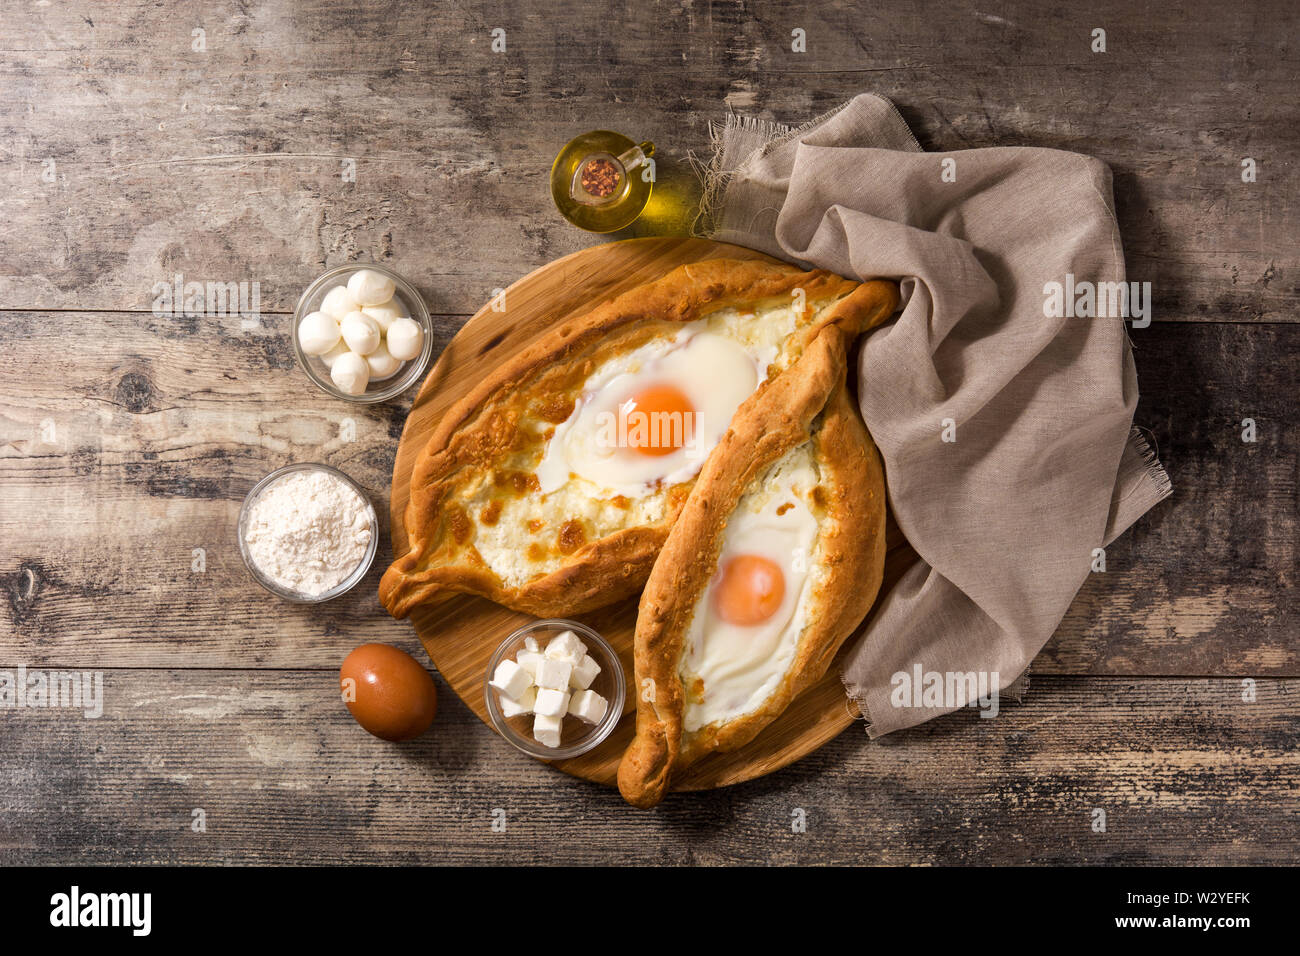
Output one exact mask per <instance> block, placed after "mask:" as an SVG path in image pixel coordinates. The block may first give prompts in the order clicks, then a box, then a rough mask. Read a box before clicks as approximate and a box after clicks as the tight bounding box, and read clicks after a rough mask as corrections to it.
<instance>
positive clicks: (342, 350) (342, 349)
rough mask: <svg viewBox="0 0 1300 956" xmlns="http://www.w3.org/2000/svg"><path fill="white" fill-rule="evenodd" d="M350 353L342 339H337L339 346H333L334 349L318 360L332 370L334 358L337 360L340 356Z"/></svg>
mask: <svg viewBox="0 0 1300 956" xmlns="http://www.w3.org/2000/svg"><path fill="white" fill-rule="evenodd" d="M351 351H352V350H351V349H350V348H348V343H347V342H344V341H343V340H342V339H339V344H338V345H336V346H334V348H332V349H330V350H329V351H328V352H326V353H325V354H324V355H322V356H320V360H321V361H322V362H324V363H325V367H326V368H333V367H334V360H335V359H336V358H338V357H339V356H340V355H346V354H347V353H348V352H351Z"/></svg>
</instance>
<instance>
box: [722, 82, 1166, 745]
mask: <svg viewBox="0 0 1300 956" xmlns="http://www.w3.org/2000/svg"><path fill="white" fill-rule="evenodd" d="M704 173H705V175H704V179H705V202H704V211H705V215H706V220H705V222H706V225H705V226H704V227H702V229H701V231H703V232H705V233H706V234H707V235H709V236H711V237H712V238H715V239H719V240H721V241H724V242H734V243H738V244H740V245H744V246H750V247H752V248H755V249H761V250H762V251H764V252H767V253H770V254H772V255H774V256H778V257H780V258H782V259H786V260H788V261H792V262H795V263H798V264H800V265H803V266H806V267H811V266H819V267H822V268H825V269H830V270H831V271H833V272H838V273H840V274H842V275H846V276H853V277H857V278H859V279H870V278H879V277H889V278H895V279H899V280H901V285H902V291H903V302H904V305H903V308H902V312H901V314H900V315H899V317H898V319H897V320H896V321H895V322H892V323H890V324H888V325H885V326H883V327H881V328H879V329H877V330H875V331H874V332H872V333H870V334H869V335H868V336H867V337H866V338H865V340H864V341H863V343H862V348H861V352H860V356H859V362H858V367H857V373H858V388H859V390H858V397H859V402H860V405H861V409H862V415H863V418H864V419H865V421H866V423H867V426H868V428H870V430H871V434H872V436H873V437H874V438H875V440H876V443H877V445H878V446H879V447H880V452H881V455H882V456H883V458H884V461H885V473H886V480H887V482H888V487H889V497H890V504H891V506H892V508H893V513H894V516H895V519H896V520H897V522H898V525H899V527H900V528H901V529H902V531H903V533H904V534H905V535H906V536H907V539H908V541H909V542H910V544H911V545H912V546H913V547H914V548H915V549H916V551H917V553H918V554H919V555H920V556H921V560H920V561H919V562H917V563H916V564H915V565H913V566H912V567H911V568H910V569H909V570H908V571H907V572H906V573H905V574H904V576H903V577H902V579H901V580H900V581H899V582H898V583H897V584H896V585H894V586H893V587H892V588H891V589H890V590H889V592H888V593H887V594H884V595H882V597H881V600H880V602H879V604H878V605H877V608H876V610H875V612H874V615H873V617H872V618H871V620H870V623H869V625H868V628H867V629H866V631H865V632H864V633H863V634H861V635H860V636H859V637H857V638H856V639H855V643H854V644H852V646H851V647H850V649H849V651H848V654H847V657H846V659H845V662H844V671H843V679H844V684H845V687H846V689H847V691H848V693H849V695H850V696H851V697H852V698H853V699H854V700H856V701H857V702H858V705H859V707H860V708H861V709H862V712H863V714H864V715H866V718H867V721H868V724H867V729H868V732H869V733H870V734H871V735H872V736H873V737H874V736H878V735H880V734H885V733H889V732H890V731H894V730H898V729H901V728H903V727H910V726H913V725H915V724H919V723H921V722H923V721H926V720H929V719H930V718H932V717H936V716H938V715H939V714H944V713H948V712H949V711H952V710H955V709H957V708H958V707H961V706H964V705H966V704H968V703H973V702H974V701H973V700H972V699H971V698H972V697H976V696H978V690H979V689H980V688H979V685H978V683H977V684H976V685H973V686H974V688H975V691H976V693H970V690H971V687H972V685H968V684H965V683H964V681H965V680H966V679H968V676H974V677H975V678H976V679H977V680H978V679H979V677H980V675H981V674H984V675H988V679H989V680H990V681H991V682H992V683H991V685H990V686H989V687H986V688H984V690H985V691H986V692H987V691H989V690H991V689H993V688H999V689H1002V691H1003V693H1004V694H1005V693H1007V692H1008V691H1010V692H1011V693H1013V694H1014V693H1016V692H1017V691H1018V690H1019V689H1020V687H1021V686H1022V685H1021V684H1020V683H1019V682H1017V678H1019V677H1020V675H1022V674H1023V673H1024V672H1025V670H1026V668H1027V667H1028V666H1029V663H1030V661H1031V660H1032V659H1033V658H1034V656H1035V655H1036V654H1037V653H1038V652H1039V651H1040V650H1041V649H1042V647H1043V645H1044V644H1045V643H1046V641H1047V639H1048V638H1049V637H1050V636H1051V635H1052V632H1053V631H1054V630H1055V629H1056V627H1057V625H1058V624H1059V623H1060V622H1061V619H1062V617H1063V616H1064V615H1065V612H1066V609H1067V608H1068V607H1069V604H1070V602H1071V600H1073V598H1074V595H1075V594H1076V593H1077V591H1078V590H1079V587H1080V586H1081V585H1082V584H1083V582H1084V580H1085V579H1086V578H1087V576H1088V574H1089V573H1090V569H1091V567H1092V565H1093V563H1094V554H1095V552H1094V549H1097V548H1104V546H1105V545H1106V544H1108V543H1109V542H1110V541H1111V540H1113V539H1114V538H1115V537H1117V536H1118V535H1119V534H1120V533H1121V532H1123V531H1124V529H1126V528H1127V527H1128V526H1129V525H1130V524H1132V523H1133V521H1135V520H1136V519H1137V518H1138V517H1139V516H1140V515H1142V514H1143V513H1144V512H1146V511H1147V510H1148V509H1149V508H1151V507H1152V506H1153V505H1154V504H1156V502H1158V501H1160V500H1161V499H1162V498H1164V497H1166V496H1167V495H1168V494H1170V492H1171V487H1170V482H1169V479H1168V477H1167V476H1166V475H1165V472H1164V469H1163V468H1161V466H1160V464H1159V462H1158V461H1157V460H1156V457H1155V455H1154V453H1153V452H1152V450H1151V449H1150V448H1149V447H1148V446H1147V444H1146V442H1145V440H1144V439H1143V438H1142V436H1141V435H1140V434H1139V433H1138V432H1137V431H1136V430H1134V429H1132V423H1133V411H1134V408H1135V406H1136V404H1137V396H1138V393H1137V376H1136V372H1135V370H1134V366H1133V356H1132V351H1131V348H1130V345H1129V341H1128V338H1127V335H1126V330H1125V323H1124V321H1123V319H1122V318H1120V317H1109V318H1077V317H1076V318H1065V317H1059V318H1054V317H1050V316H1049V314H1048V313H1049V312H1051V311H1052V310H1050V309H1046V308H1045V301H1046V300H1047V295H1046V293H1045V288H1049V287H1048V283H1053V282H1055V283H1061V284H1062V285H1063V286H1065V285H1066V284H1067V283H1069V282H1073V283H1074V286H1075V287H1076V288H1078V287H1079V283H1081V282H1093V283H1100V282H1124V281H1125V280H1126V276H1125V271H1124V256H1123V251H1122V249H1121V247H1120V237H1119V230H1118V227H1117V225H1116V222H1115V216H1114V211H1113V208H1112V198H1111V179H1110V171H1109V169H1108V168H1107V167H1106V166H1105V164H1103V163H1101V162H1099V161H1098V160H1095V159H1092V158H1090V157H1087V156H1081V155H1078V154H1075V153H1066V152H1060V151H1058V150H1051V149H1025V148H997V149H973V150H964V151H959V152H952V153H925V152H922V151H921V149H920V147H919V146H918V145H917V142H916V140H915V138H914V137H913V136H912V134H911V132H910V131H909V130H908V128H907V125H906V123H904V122H903V119H902V117H900V116H899V115H898V112H897V110H895V109H894V107H893V104H892V103H890V102H889V101H888V100H885V99H883V98H881V97H878V96H871V95H862V96H858V97H856V98H855V99H853V100H851V101H850V102H848V103H846V104H844V105H843V106H841V107H840V108H839V109H837V110H834V111H832V112H831V113H828V114H826V115H825V116H822V117H819V118H818V119H816V120H814V121H812V122H811V123H809V124H807V125H806V126H803V127H800V128H799V129H797V130H791V129H789V128H787V127H782V126H778V125H775V124H771V123H763V122H756V121H754V120H752V119H742V118H740V117H736V116H730V117H728V120H727V122H726V124H725V125H724V126H722V127H720V128H716V129H715V130H714V152H713V157H712V162H711V163H710V164H709V166H708V168H707V169H706V170H705V171H704ZM1067 275H1069V276H1073V279H1072V280H1071V279H1068V278H1067ZM1147 303H1148V305H1149V296H1148V299H1147ZM1142 321H1143V322H1145V321H1146V320H1145V319H1144V320H1142ZM1135 324H1136V323H1135ZM945 439H947V440H945ZM995 674H996V677H994V676H993V675H995ZM899 675H907V680H904V679H903V678H902V677H900V676H899ZM917 676H920V677H921V681H920V684H921V685H923V686H924V687H928V688H929V689H930V691H932V692H933V693H927V694H923V693H922V689H923V687H913V686H909V685H910V684H912V683H915V681H914V678H915V677H917ZM936 679H937V681H940V682H942V684H941V685H937V684H936ZM945 689H946V693H945ZM954 694H955V695H956V696H954ZM985 709H986V710H988V711H990V712H991V711H992V710H993V707H992V706H990V705H989V702H988V701H986V702H985Z"/></svg>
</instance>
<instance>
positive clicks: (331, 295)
mask: <svg viewBox="0 0 1300 956" xmlns="http://www.w3.org/2000/svg"><path fill="white" fill-rule="evenodd" d="M359 308H361V305H360V303H358V302H357V300H356V299H354V298H352V293H350V292H348V289H347V286H342V285H336V286H335V287H334V288H332V289H330V290H329V291H328V292H326V293H325V298H323V299H321V303H320V310H321V311H322V312H324V313H325V314H326V315H332V316H334V318H336V319H340V320H341V319H342V318H343V316H345V315H347V314H348V313H349V312H355V311H356V310H357V309H359Z"/></svg>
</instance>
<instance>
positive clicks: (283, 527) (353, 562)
mask: <svg viewBox="0 0 1300 956" xmlns="http://www.w3.org/2000/svg"><path fill="white" fill-rule="evenodd" d="M248 519H249V520H248V526H247V530H246V531H245V534H244V541H245V543H246V544H247V545H248V553H249V555H250V556H251V557H252V559H253V563H254V564H256V565H257V567H258V570H260V571H261V572H262V573H263V574H265V575H266V576H267V577H268V578H270V579H271V580H272V581H274V582H275V583H276V584H278V585H280V586H281V587H285V588H289V589H291V590H294V591H300V592H302V593H304V594H309V595H313V596H315V595H318V594H322V593H324V592H325V591H328V590H329V589H330V588H332V587H334V586H335V585H337V584H338V583H339V582H341V581H342V580H343V579H344V578H346V577H347V576H348V575H349V574H351V573H352V572H353V571H354V570H356V567H357V565H358V564H360V563H361V560H362V558H364V557H365V555H366V550H367V549H368V548H369V547H370V538H371V536H372V535H373V534H374V529H373V528H372V527H371V524H370V514H369V511H368V509H367V507H366V503H365V501H364V500H363V499H362V497H361V496H360V495H358V494H357V493H356V492H355V491H353V490H352V488H351V487H349V486H348V485H347V484H346V483H344V482H343V481H342V480H340V479H338V478H336V477H335V476H334V475H331V474H329V473H328V472H324V471H300V472H294V473H292V474H289V475H285V476H284V477H283V478H281V479H280V480H278V481H275V482H273V483H272V484H270V485H269V486H267V487H266V488H265V489H263V491H262V493H261V494H260V495H258V496H257V500H256V501H254V502H253V507H252V509H251V510H250V511H249V515H248Z"/></svg>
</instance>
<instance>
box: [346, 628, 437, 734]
mask: <svg viewBox="0 0 1300 956" xmlns="http://www.w3.org/2000/svg"><path fill="white" fill-rule="evenodd" d="M339 689H340V690H341V691H342V693H343V702H344V703H345V704H347V707H348V710H349V711H351V712H352V716H353V717H355V718H356V720H357V723H359V724H360V725H361V726H362V727H364V728H365V729H366V730H368V731H369V732H370V733H372V734H374V735H375V736H376V737H379V738H381V739H383V740H410V739H411V738H412V737H418V736H420V734H422V733H424V732H425V731H426V730H428V729H429V725H430V724H431V723H433V715H434V714H435V713H437V711H438V691H437V688H436V687H434V684H433V678H432V677H430V676H429V672H428V671H426V670H425V669H424V668H423V667H421V666H420V664H419V662H417V661H416V659H415V658H414V657H412V656H411V655H410V654H408V653H406V652H405V651H401V650H398V649H397V648H396V647H389V646H388V645H387V644H362V645H361V646H360V647H358V648H357V649H356V650H354V651H353V652H352V653H351V654H349V655H348V656H347V658H346V659H345V660H344V661H343V666H342V667H341V668H339Z"/></svg>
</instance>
